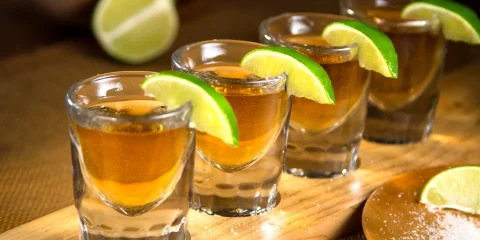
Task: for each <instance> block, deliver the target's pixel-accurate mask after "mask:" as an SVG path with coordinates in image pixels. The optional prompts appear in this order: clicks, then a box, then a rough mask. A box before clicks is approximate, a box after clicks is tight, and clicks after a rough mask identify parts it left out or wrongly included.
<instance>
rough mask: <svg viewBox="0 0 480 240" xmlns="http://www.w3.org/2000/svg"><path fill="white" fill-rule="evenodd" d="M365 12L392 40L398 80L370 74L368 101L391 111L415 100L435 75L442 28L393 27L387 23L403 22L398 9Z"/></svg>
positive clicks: (441, 49)
mask: <svg viewBox="0 0 480 240" xmlns="http://www.w3.org/2000/svg"><path fill="white" fill-rule="evenodd" d="M367 14H368V15H369V16H370V17H371V18H372V19H373V20H374V22H376V23H377V26H378V27H379V28H380V30H382V31H384V32H385V33H386V34H387V35H388V37H389V38H390V39H391V40H392V42H393V45H394V47H395V50H396V52H397V55H398V78H397V79H393V78H386V77H384V76H382V75H380V74H378V73H375V72H373V73H372V74H373V75H372V82H371V86H370V101H371V102H372V103H373V104H374V105H376V106H377V107H379V108H381V109H384V110H386V111H394V110H397V109H400V108H402V107H405V106H406V105H407V104H409V103H412V102H414V101H415V100H416V99H418V98H419V96H420V95H422V94H423V93H424V92H425V90H426V89H427V88H428V87H429V85H430V84H431V83H432V82H433V81H434V80H435V79H436V78H438V74H440V70H441V67H442V64H443V57H444V47H445V39H444V37H443V34H442V32H441V31H438V30H435V29H433V28H432V27H425V28H413V27H411V28H407V27H403V28H401V27H392V24H389V23H391V22H395V21H397V22H398V21H405V20H402V19H401V18H400V11H395V10H388V9H386V10H382V9H371V10H368V11H367ZM382 19H383V20H387V21H383V20H382Z"/></svg>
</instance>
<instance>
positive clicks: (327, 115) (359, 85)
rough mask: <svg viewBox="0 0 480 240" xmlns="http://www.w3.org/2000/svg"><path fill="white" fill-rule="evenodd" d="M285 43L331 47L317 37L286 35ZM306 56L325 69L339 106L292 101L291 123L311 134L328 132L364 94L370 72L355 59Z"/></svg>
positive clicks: (308, 101)
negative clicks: (313, 132)
mask: <svg viewBox="0 0 480 240" xmlns="http://www.w3.org/2000/svg"><path fill="white" fill-rule="evenodd" d="M282 39H283V40H284V41H288V42H293V43H298V44H308V45H313V46H328V43H327V42H326V41H325V40H323V39H322V38H321V37H320V36H317V35H286V36H282ZM299 50H300V51H302V49H299ZM303 53H304V54H305V55H307V56H308V57H310V58H311V59H313V60H315V61H316V62H318V63H319V64H320V65H322V67H323V68H324V69H325V71H326V72H327V73H328V76H329V77H330V80H331V81H332V85H333V90H334V94H335V100H336V103H335V105H329V104H319V103H316V102H314V101H312V100H310V99H306V98H298V97H293V105H292V113H291V122H292V124H294V125H295V126H296V127H299V128H302V129H305V130H308V131H315V132H321V131H326V130H329V129H331V128H332V127H335V126H338V125H340V124H341V123H342V120H343V119H344V118H345V117H346V116H347V115H348V113H349V112H350V111H351V110H352V108H353V107H354V106H355V105H356V104H357V102H358V101H359V100H360V98H361V97H362V96H363V94H365V90H366V87H367V83H368V72H367V71H366V70H365V69H363V68H361V67H360V66H359V64H358V62H357V61H356V59H355V60H353V61H349V60H346V59H345V57H346V56H345V57H344V56H339V55H333V54H329V53H326V52H323V53H322V52H307V51H303ZM359 121H363V120H360V119H359Z"/></svg>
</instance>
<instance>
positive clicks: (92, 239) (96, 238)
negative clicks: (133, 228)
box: [80, 226, 191, 240]
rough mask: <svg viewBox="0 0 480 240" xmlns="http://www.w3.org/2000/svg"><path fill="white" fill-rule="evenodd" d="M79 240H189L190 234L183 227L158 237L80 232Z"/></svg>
mask: <svg viewBox="0 0 480 240" xmlns="http://www.w3.org/2000/svg"><path fill="white" fill-rule="evenodd" d="M80 239H81V240H190V239H191V237H190V233H189V232H188V231H186V230H184V227H183V226H182V228H181V229H180V231H179V232H177V233H170V234H167V235H160V236H146V237H145V236H138V237H121V236H116V237H114V236H104V235H94V234H91V233H89V232H88V230H87V231H82V233H81V236H80Z"/></svg>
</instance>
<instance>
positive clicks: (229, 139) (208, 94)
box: [142, 71, 239, 146]
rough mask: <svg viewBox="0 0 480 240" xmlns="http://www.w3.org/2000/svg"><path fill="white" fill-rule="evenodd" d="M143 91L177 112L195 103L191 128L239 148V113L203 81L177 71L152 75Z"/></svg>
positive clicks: (143, 85)
mask: <svg viewBox="0 0 480 240" xmlns="http://www.w3.org/2000/svg"><path fill="white" fill-rule="evenodd" d="M142 88H143V89H144V90H145V91H146V92H148V93H150V94H152V95H153V96H155V98H156V99H157V100H159V101H161V102H162V103H163V104H165V105H166V106H167V109H175V108H178V107H180V106H182V105H183V104H185V103H187V102H190V103H191V104H192V108H193V110H192V117H191V120H190V127H192V128H195V129H197V130H198V131H201V132H205V133H207V134H209V135H212V136H214V137H217V138H220V139H221V140H222V141H224V142H225V143H227V144H229V145H232V146H238V141H239V140H238V139H239V137H238V126H237V119H236V117H235V113H234V112H233V109H232V107H231V106H230V104H229V103H228V101H227V99H226V98H225V97H224V96H223V95H222V94H220V93H219V92H217V91H216V90H215V89H214V88H212V87H211V86H210V85H209V84H207V83H205V82H204V81H202V80H201V79H199V78H197V77H195V76H192V75H189V74H186V73H180V72H175V71H164V72H160V73H157V74H153V75H151V76H149V77H148V78H147V79H146V80H145V81H144V82H143V83H142Z"/></svg>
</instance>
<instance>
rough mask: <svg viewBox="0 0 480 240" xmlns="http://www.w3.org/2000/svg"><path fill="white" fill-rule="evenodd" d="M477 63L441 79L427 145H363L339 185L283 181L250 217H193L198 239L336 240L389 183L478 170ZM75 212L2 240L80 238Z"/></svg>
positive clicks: (333, 181) (192, 226) (22, 228)
mask: <svg viewBox="0 0 480 240" xmlns="http://www.w3.org/2000/svg"><path fill="white" fill-rule="evenodd" d="M479 68H480V62H476V63H474V64H471V65H469V66H467V67H466V68H463V69H460V70H457V71H455V72H452V73H450V74H448V75H446V76H444V77H443V79H442V96H441V100H440V103H439V108H438V111H437V116H436V123H435V127H434V130H433V134H432V135H431V137H430V138H429V139H428V140H427V141H425V142H422V143H418V144H409V145H380V144H374V143H369V142H362V145H361V150H360V158H361V166H360V169H358V170H357V171H356V172H354V173H353V174H350V175H348V176H345V177H343V178H337V179H302V178H296V177H293V176H290V175H283V176H282V180H281V183H280V193H281V202H280V204H279V206H278V207H276V208H275V209H274V210H273V211H271V212H269V213H267V214H264V215H261V216H255V217H248V218H224V217H217V216H208V215H205V214H201V213H197V212H193V211H191V212H190V215H189V225H188V228H189V231H190V232H191V234H192V237H193V239H292V240H295V239H337V238H339V237H342V236H345V235H348V234H349V233H351V232H353V231H358V230H359V229H361V221H360V211H361V208H362V205H363V203H364V201H365V200H366V198H367V197H368V196H369V195H370V193H371V192H372V191H373V190H374V189H375V188H377V187H378V186H380V185H381V184H382V183H384V182H385V181H386V180H388V179H390V178H391V177H393V176H395V175H398V174H400V173H403V172H407V171H410V170H414V169H421V168H427V167H433V166H441V165H458V164H474V165H480V147H479V146H480V95H479V94H478V93H479V92H480V81H478V79H477V73H478V69H479ZM77 234H78V233H77V225H76V212H75V209H74V207H73V206H70V207H67V208H65V209H63V210H60V211H58V212H55V213H53V214H50V215H48V216H45V217H42V218H40V219H38V220H35V221H33V222H30V223H27V224H25V225H22V226H20V227H18V228H15V229H12V230H10V231H7V232H5V233H3V234H2V235H0V240H7V239H16V240H23V239H32V238H33V239H77V238H78V235H77Z"/></svg>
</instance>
